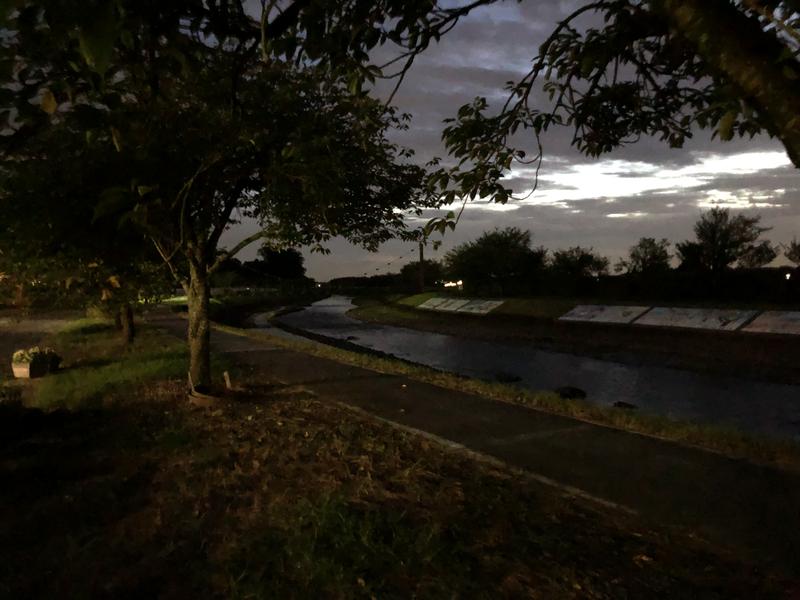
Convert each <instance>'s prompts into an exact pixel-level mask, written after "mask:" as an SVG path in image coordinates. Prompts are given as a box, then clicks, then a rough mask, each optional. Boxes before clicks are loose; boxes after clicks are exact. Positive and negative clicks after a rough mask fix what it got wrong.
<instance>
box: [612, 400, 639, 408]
mask: <svg viewBox="0 0 800 600" xmlns="http://www.w3.org/2000/svg"><path fill="white" fill-rule="evenodd" d="M614 408H624V409H626V410H635V409H636V405H635V404H630V403H629V402H623V401H622V400H617V401H616V402H614Z"/></svg>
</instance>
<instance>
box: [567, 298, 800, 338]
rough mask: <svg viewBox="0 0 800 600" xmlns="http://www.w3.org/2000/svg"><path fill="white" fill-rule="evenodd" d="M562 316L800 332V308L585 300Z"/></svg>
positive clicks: (597, 320)
mask: <svg viewBox="0 0 800 600" xmlns="http://www.w3.org/2000/svg"><path fill="white" fill-rule="evenodd" d="M559 320H561V321H580V322H585V323H619V324H635V325H651V326H656V327H685V328H689V329H710V330H714V331H739V330H741V331H750V332H757V333H783V334H790V335H800V311H777V310H768V311H764V312H760V311H757V310H744V309H721V308H681V307H667V306H655V307H649V306H605V305H596V304H584V305H579V306H576V307H575V308H573V309H572V310H571V311H569V312H568V313H566V314H565V315H563V316H561V317H560V319H559Z"/></svg>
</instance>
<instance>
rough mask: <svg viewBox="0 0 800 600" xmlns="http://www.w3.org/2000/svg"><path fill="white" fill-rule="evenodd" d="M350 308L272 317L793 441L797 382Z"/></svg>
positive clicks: (334, 302)
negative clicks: (368, 318)
mask: <svg viewBox="0 0 800 600" xmlns="http://www.w3.org/2000/svg"><path fill="white" fill-rule="evenodd" d="M351 308H353V306H352V304H351V302H350V299H349V298H345V297H342V296H333V297H331V298H327V299H325V300H322V301H320V302H317V303H316V304H314V305H312V306H311V307H309V308H307V309H305V310H303V311H300V312H296V313H291V314H288V315H284V316H282V317H280V319H279V320H280V321H281V322H283V323H285V324H287V325H290V326H292V327H295V328H298V329H303V330H306V331H310V332H313V333H317V334H320V335H325V336H328V337H331V338H335V339H340V340H348V341H350V342H351V343H354V344H358V345H360V346H363V347H365V348H370V349H373V350H379V351H381V352H385V353H387V354H392V355H394V356H397V357H399V358H403V359H406V360H410V361H413V362H416V363H420V364H424V365H428V366H431V367H434V368H437V369H442V370H446V371H451V372H454V373H459V374H462V375H467V376H470V377H478V378H481V379H490V380H497V379H504V380H507V381H508V380H514V381H517V382H518V383H517V384H518V385H522V386H525V387H528V388H531V389H536V390H541V389H555V388H558V387H562V386H575V387H579V388H581V389H583V390H586V392H587V394H588V400H590V401H591V402H594V403H596V404H603V405H611V404H613V403H615V402H618V401H621V402H627V403H629V404H633V405H635V406H637V407H638V408H639V410H642V411H646V412H649V413H654V414H659V415H664V416H668V417H673V418H676V419H681V420H690V421H698V422H705V423H719V424H726V425H733V426H735V427H738V428H740V429H743V430H747V431H752V432H756V433H762V434H768V435H772V436H781V437H792V438H794V439H798V440H800V386H796V385H784V384H775V383H765V382H759V381H753V380H748V379H740V378H736V377H726V376H719V375H708V374H701V373H693V372H691V371H683V370H679V369H672V368H666V367H655V366H641V365H628V364H623V363H619V362H612V361H608V360H599V359H595V358H589V357H585V356H577V355H574V354H566V353H563V352H552V351H549V350H537V349H536V348H533V347H530V346H527V345H525V344H517V343H510V342H502V343H500V342H486V341H480V340H471V339H464V338H458V337H453V336H449V335H441V334H438V333H428V332H423V331H414V330H411V329H405V328H402V327H390V326H385V325H376V324H371V323H363V322H361V321H358V320H356V319H353V318H351V317H348V316H347V315H346V314H345V313H346V312H347V311H348V310H350V309H351Z"/></svg>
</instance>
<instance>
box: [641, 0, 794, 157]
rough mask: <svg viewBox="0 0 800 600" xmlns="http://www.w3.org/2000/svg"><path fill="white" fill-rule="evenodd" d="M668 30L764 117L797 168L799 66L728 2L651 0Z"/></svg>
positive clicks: (773, 39) (725, 0)
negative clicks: (666, 23)
mask: <svg viewBox="0 0 800 600" xmlns="http://www.w3.org/2000/svg"><path fill="white" fill-rule="evenodd" d="M651 5H652V7H653V9H654V10H655V11H656V12H657V13H658V14H661V15H662V16H663V17H664V18H666V19H667V21H668V23H669V25H670V27H671V28H672V29H673V30H674V31H676V32H677V33H678V34H679V35H680V36H681V37H682V38H683V39H685V40H686V41H687V42H688V43H689V44H691V46H692V47H693V48H694V49H695V52H696V53H697V54H698V55H699V56H700V57H701V58H702V59H703V60H704V61H705V62H706V63H707V64H708V65H709V66H710V67H712V68H713V69H714V70H716V71H717V72H718V73H719V74H720V75H721V76H723V77H724V78H725V79H726V80H727V81H729V82H731V83H732V84H733V85H734V86H736V87H737V88H738V89H739V91H740V93H741V95H742V98H743V99H746V100H748V101H749V102H750V103H751V104H753V105H754V106H755V107H756V108H757V109H758V111H759V113H761V115H762V116H763V121H764V123H765V125H766V126H767V129H768V130H769V132H770V133H771V134H772V135H774V136H776V137H777V138H778V139H780V140H781V142H783V145H784V147H785V148H786V152H787V154H788V155H789V158H790V159H791V161H792V162H793V163H794V164H795V166H797V167H800V108H798V107H800V65H798V63H797V61H795V60H786V58H785V56H784V51H785V46H784V45H783V44H781V43H780V42H779V41H778V40H776V39H775V37H774V36H773V35H772V34H770V33H768V32H766V31H764V30H763V29H762V26H761V25H760V24H759V23H758V21H756V20H755V19H753V18H749V17H747V16H746V15H745V14H744V13H743V12H742V11H741V10H740V9H738V8H737V7H736V6H735V5H734V4H732V3H731V2H730V1H729V0H652V2H651Z"/></svg>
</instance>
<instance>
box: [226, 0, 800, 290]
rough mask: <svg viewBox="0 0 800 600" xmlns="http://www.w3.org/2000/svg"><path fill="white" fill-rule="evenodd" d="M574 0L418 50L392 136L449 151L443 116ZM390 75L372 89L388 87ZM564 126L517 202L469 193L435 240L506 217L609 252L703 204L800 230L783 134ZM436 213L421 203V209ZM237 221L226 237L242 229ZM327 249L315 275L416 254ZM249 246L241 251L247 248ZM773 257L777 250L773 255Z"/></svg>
mask: <svg viewBox="0 0 800 600" xmlns="http://www.w3.org/2000/svg"><path fill="white" fill-rule="evenodd" d="M578 4H579V2H577V1H575V0H538V1H536V2H533V1H530V0H529V1H526V2H523V3H521V4H517V3H516V2H506V3H503V4H501V5H498V6H493V7H488V8H484V9H480V10H479V11H476V12H475V13H473V14H472V15H471V16H470V17H469V18H468V19H465V20H463V21H461V22H460V23H459V24H458V26H456V28H455V29H453V30H452V31H451V32H450V33H449V34H447V35H446V36H444V37H443V38H442V40H441V42H440V43H439V45H438V46H436V47H433V48H430V49H429V50H428V51H427V52H426V53H424V54H423V55H422V56H421V57H419V58H418V59H417V61H416V62H415V64H414V67H413V68H412V70H411V72H410V73H409V75H408V76H407V77H406V80H405V82H404V84H403V87H402V88H401V89H400V91H399V93H398V94H397V95H396V97H395V104H396V105H397V106H398V108H399V109H400V110H401V111H404V112H408V113H410V114H411V115H412V116H413V120H412V121H411V127H410V129H409V130H408V131H406V132H403V133H401V134H398V135H397V136H396V139H397V141H398V142H400V143H402V144H403V145H405V146H408V147H410V148H413V149H414V150H415V152H416V156H417V158H418V160H419V161H420V162H426V161H427V160H429V159H430V158H432V157H434V156H439V157H442V158H445V159H446V152H445V150H444V148H443V146H442V144H441V141H440V138H441V131H442V128H443V125H442V121H443V120H444V119H445V118H447V117H452V116H454V115H455V113H456V111H457V110H458V108H459V107H460V106H461V105H463V104H466V103H468V102H470V101H471V100H472V99H473V98H475V97H476V96H485V97H486V98H487V99H488V100H489V101H490V103H491V102H493V101H494V102H501V101H502V100H504V99H505V96H504V94H503V85H504V84H505V82H507V81H509V80H515V79H518V78H519V76H520V75H521V74H524V73H525V72H526V71H527V70H528V68H529V65H530V60H531V58H532V57H533V56H534V55H535V54H536V49H537V48H538V46H539V44H540V43H541V42H542V41H543V40H544V38H545V37H546V36H547V35H548V33H549V32H550V31H551V30H552V29H553V27H554V26H555V24H556V23H557V22H558V21H559V20H560V19H561V18H563V17H564V16H566V15H567V14H569V13H570V12H571V10H572V9H573V8H574V7H575V6H576V5H578ZM387 89H388V87H383V86H378V87H377V88H376V90H375V93H376V94H378V95H385V94H386V93H387ZM570 137H571V131H570V130H566V129H562V130H560V131H556V132H551V133H549V134H548V135H547V137H545V138H543V143H544V151H545V159H544V163H543V165H542V170H541V174H540V179H539V187H538V189H537V191H536V192H535V193H534V194H533V195H532V196H531V197H530V198H528V199H527V200H526V201H524V202H513V201H512V202H509V203H508V204H506V205H493V204H487V203H485V202H474V203H471V204H470V205H468V207H467V209H466V211H465V213H464V215H463V217H462V219H461V222H460V223H459V226H458V228H457V229H456V231H455V232H452V233H448V234H447V236H446V237H445V238H444V240H443V244H442V246H441V248H440V249H439V250H438V251H436V252H434V251H433V250H432V249H429V250H428V255H429V257H431V258H440V257H441V256H443V255H444V253H446V252H447V250H449V249H451V248H452V247H453V246H455V245H457V244H459V243H462V242H464V241H468V240H471V239H474V238H475V237H477V236H479V235H480V234H481V233H482V232H484V231H486V230H490V229H493V228H495V227H505V226H509V225H513V226H516V227H520V228H522V229H528V230H530V231H531V232H532V233H533V238H534V244H535V245H540V244H542V245H544V246H546V247H548V248H563V247H567V246H572V245H578V244H580V245H582V246H593V247H594V248H595V249H596V250H598V251H599V252H601V253H602V254H604V255H606V256H608V257H610V258H611V260H612V263H613V262H615V261H616V259H617V258H618V257H620V256H623V255H625V254H626V251H627V248H628V247H629V246H630V245H632V244H633V243H635V242H636V240H638V239H639V238H640V237H642V236H648V237H657V238H661V237H666V238H669V239H670V240H673V241H681V240H684V239H687V238H690V237H692V224H693V223H694V222H695V221H696V220H697V218H698V216H699V215H700V213H701V212H702V211H703V210H706V209H708V208H710V207H713V206H720V207H729V208H731V209H732V210H735V211H747V213H748V214H751V215H753V214H760V215H761V216H762V222H763V224H764V225H766V226H770V227H773V230H772V231H770V232H769V233H768V234H767V237H768V238H769V239H771V240H773V241H775V242H787V241H789V240H791V239H792V238H793V237H794V236H798V237H800V169H796V168H794V167H793V166H792V165H791V163H790V162H789V160H788V158H787V157H786V154H785V152H784V151H783V148H782V146H781V145H780V144H779V143H778V142H776V141H774V140H770V139H769V138H767V137H757V138H754V139H753V140H749V139H748V140H735V141H732V142H727V143H723V142H720V141H719V140H711V133H710V132H707V131H700V132H698V133H697V135H696V136H695V137H694V139H693V140H691V141H690V142H689V143H688V144H687V145H686V146H685V147H684V148H683V149H680V150H675V149H670V148H669V147H668V146H666V145H665V144H663V143H661V142H659V141H657V140H651V139H643V140H641V141H640V142H638V143H637V144H635V145H631V146H629V147H626V148H623V149H620V150H619V151H616V152H614V153H613V154H609V155H606V156H605V157H603V158H601V159H588V158H586V157H584V156H582V155H581V154H579V153H578V152H577V151H576V150H575V149H573V148H571V147H570V145H569V140H570ZM509 179H510V183H511V187H513V189H515V190H517V191H523V192H524V191H525V190H526V189H530V186H531V184H532V172H530V171H526V170H515V171H513V172H512V173H510V174H509ZM432 216H436V213H431V214H426V218H430V217H432ZM251 228H252V226H248V225H247V224H244V225H242V226H240V227H238V228H236V229H234V230H232V231H231V232H229V234H228V241H235V240H236V239H238V238H241V237H243V236H244V235H246V233H247V231H248V230H251ZM329 248H330V249H331V254H330V255H325V256H323V255H319V254H310V253H306V265H307V268H308V275H309V276H311V277H314V278H316V279H317V280H320V281H325V280H328V279H331V278H333V277H340V276H345V275H362V274H365V273H366V274H370V275H372V274H377V273H385V272H387V271H396V270H398V269H399V267H400V266H402V265H403V264H405V263H406V262H409V261H410V260H411V259H412V256H413V255H414V247H413V246H412V245H411V244H403V243H400V242H390V243H387V244H386V245H384V246H383V247H382V248H381V250H380V252H378V253H374V254H371V253H368V252H365V251H363V250H360V249H358V248H356V247H353V246H351V245H349V244H347V243H345V242H343V241H340V240H334V241H332V242H331V243H330V244H329ZM254 254H255V249H251V250H250V251H249V253H248V252H246V253H245V254H244V255H243V258H250V257H252V255H254ZM778 263H779V261H776V264H778Z"/></svg>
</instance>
